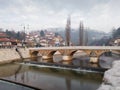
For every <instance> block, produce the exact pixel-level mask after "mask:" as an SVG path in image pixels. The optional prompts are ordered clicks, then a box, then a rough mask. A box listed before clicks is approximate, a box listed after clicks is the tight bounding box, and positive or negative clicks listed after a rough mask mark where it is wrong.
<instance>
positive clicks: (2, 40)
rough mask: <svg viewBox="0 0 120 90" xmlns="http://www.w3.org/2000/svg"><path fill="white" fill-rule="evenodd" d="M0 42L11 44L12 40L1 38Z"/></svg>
mask: <svg viewBox="0 0 120 90" xmlns="http://www.w3.org/2000/svg"><path fill="white" fill-rule="evenodd" d="M0 42H10V39H8V38H0Z"/></svg>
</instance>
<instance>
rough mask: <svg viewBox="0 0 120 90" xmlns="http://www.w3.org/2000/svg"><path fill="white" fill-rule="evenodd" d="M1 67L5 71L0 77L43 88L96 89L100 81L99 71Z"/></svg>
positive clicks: (46, 89)
mask: <svg viewBox="0 0 120 90" xmlns="http://www.w3.org/2000/svg"><path fill="white" fill-rule="evenodd" d="M13 66H14V68H13ZM3 67H4V70H7V72H5V73H6V76H4V75H3V76H2V75H1V72H0V76H1V77H2V78H5V79H8V80H12V81H16V82H20V83H24V84H27V85H32V86H34V87H37V88H42V89H45V90H88V89H90V90H96V89H97V88H98V87H99V85H100V84H101V82H102V74H99V73H87V72H80V71H79V72H77V71H73V70H65V69H53V68H45V67H44V68H43V67H37V66H27V65H16V64H13V65H11V64H10V65H6V66H0V69H1V68H2V69H3ZM6 68H9V69H10V70H8V69H6ZM9 73H11V74H9ZM7 74H8V75H7Z"/></svg>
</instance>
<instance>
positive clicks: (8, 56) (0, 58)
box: [0, 48, 30, 64]
mask: <svg viewBox="0 0 120 90" xmlns="http://www.w3.org/2000/svg"><path fill="white" fill-rule="evenodd" d="M19 51H20V53H21V55H22V56H23V58H29V57H30V55H29V49H27V48H25V49H24V48H19ZM20 58H21V57H20V55H19V54H18V52H16V50H15V48H11V49H0V64H5V63H10V62H13V61H16V60H20Z"/></svg>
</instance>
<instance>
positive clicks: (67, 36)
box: [65, 16, 71, 46]
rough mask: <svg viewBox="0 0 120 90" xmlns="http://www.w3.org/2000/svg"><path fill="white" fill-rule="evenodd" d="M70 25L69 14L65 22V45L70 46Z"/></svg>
mask: <svg viewBox="0 0 120 90" xmlns="http://www.w3.org/2000/svg"><path fill="white" fill-rule="evenodd" d="M70 25H71V22H70V16H69V17H68V19H67V24H66V33H65V35H66V45H67V46H70V29H71V28H70Z"/></svg>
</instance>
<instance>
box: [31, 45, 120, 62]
mask: <svg viewBox="0 0 120 90" xmlns="http://www.w3.org/2000/svg"><path fill="white" fill-rule="evenodd" d="M57 51H58V52H60V53H61V55H62V57H63V61H65V62H66V61H67V62H68V61H71V60H72V57H73V55H74V53H76V52H77V51H83V52H85V53H86V55H87V56H89V57H90V62H91V63H98V62H99V57H100V56H101V55H102V54H103V53H105V52H114V53H118V54H120V46H69V47H68V46H64V47H40V48H30V49H29V53H30V55H31V57H35V56H37V55H38V54H41V55H42V59H43V60H52V58H53V55H54V54H55V53H56V52H57Z"/></svg>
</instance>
